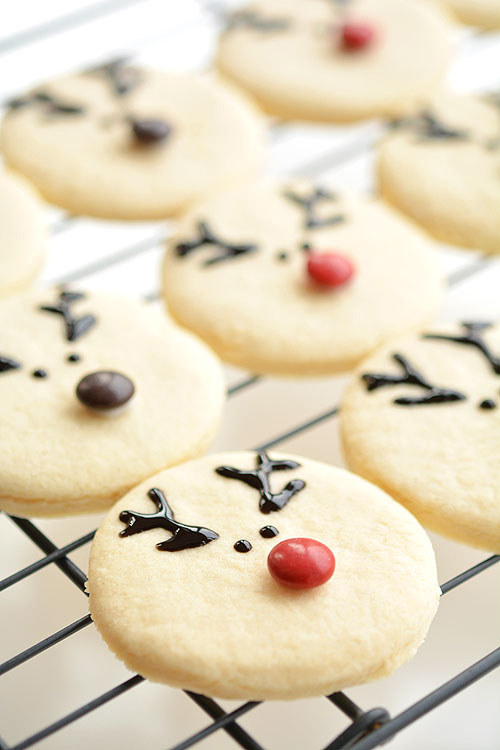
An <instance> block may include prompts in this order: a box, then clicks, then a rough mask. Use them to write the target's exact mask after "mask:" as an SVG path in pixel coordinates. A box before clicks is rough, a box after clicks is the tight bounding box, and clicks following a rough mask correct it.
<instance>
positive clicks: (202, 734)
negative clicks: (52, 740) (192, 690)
mask: <svg viewBox="0 0 500 750" xmlns="http://www.w3.org/2000/svg"><path fill="white" fill-rule="evenodd" d="M259 705H260V702H258V701H248V702H247V703H244V704H243V705H242V706H240V707H239V708H236V709H235V710H234V711H231V713H229V714H226V713H225V714H224V716H221V717H220V718H219V719H216V720H215V721H214V722H213V724H209V725H208V726H207V727H205V728H204V729H201V730H200V731H199V732H196V734H193V735H191V737H188V738H187V739H185V740H183V741H182V742H179V743H178V744H177V745H174V746H172V747H170V748H169V750H186V748H188V747H192V746H193V745H195V744H196V743H197V742H201V740H204V739H205V738H206V737H209V736H210V735H211V734H213V733H214V732H216V731H217V730H218V729H221V728H222V727H225V726H226V725H227V724H229V723H231V722H233V721H234V720H235V719H238V718H239V717H240V716H243V714H246V713H248V711H251V710H252V709H253V708H256V707H257V706H259ZM14 750H18V748H14ZM19 750H20V749H19Z"/></svg>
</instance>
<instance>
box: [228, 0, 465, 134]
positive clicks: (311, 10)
mask: <svg viewBox="0 0 500 750" xmlns="http://www.w3.org/2000/svg"><path fill="white" fill-rule="evenodd" d="M448 28H449V27H448V21H447V19H446V18H445V16H444V14H442V13H441V11H440V9H439V8H435V7H433V6H431V5H429V4H427V3H422V2H420V0H417V1H415V0H357V1H356V2H338V3H335V2H331V1H330V2H329V1H328V0H308V1H307V2H303V0H266V1H265V2H264V1H263V0H262V1H261V2H255V3H252V4H251V5H250V6H247V7H244V8H243V9H239V10H237V11H235V13H234V14H233V15H232V16H231V17H230V20H229V24H228V27H227V29H226V30H225V31H224V32H223V34H222V35H221V38H220V42H219V50H218V66H219V69H220V70H221V72H222V73H223V74H224V75H226V76H227V77H229V78H230V79H232V80H234V81H236V82H237V83H238V84H240V85H241V86H243V87H244V88H245V89H248V91H251V92H252V94H253V95H254V96H255V97H256V99H257V100H258V101H259V102H260V103H261V104H262V105H263V107H264V108H265V109H266V110H267V111H269V112H270V113H272V114H275V115H277V116H279V117H284V118H292V119H306V120H319V121H333V122H335V121H339V122H343V121H346V122H349V121H353V120H359V119H362V118H366V117H373V116H378V115H395V114H401V113H402V112H406V111H408V109H409V108H412V107H415V106H418V104H419V103H421V102H422V101H423V100H424V99H425V98H426V97H427V96H428V95H429V92H430V91H433V90H435V89H436V87H437V86H438V85H439V83H440V80H441V78H442V76H443V74H444V72H445V69H446V66H447V63H448V60H449V57H450V49H449V39H448Z"/></svg>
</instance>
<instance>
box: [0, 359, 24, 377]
mask: <svg viewBox="0 0 500 750" xmlns="http://www.w3.org/2000/svg"><path fill="white" fill-rule="evenodd" d="M20 367H21V363H20V362H16V360H15V359H11V358H10V357H4V356H2V355H1V354H0V373H1V372H8V371H9V370H19V368H20Z"/></svg>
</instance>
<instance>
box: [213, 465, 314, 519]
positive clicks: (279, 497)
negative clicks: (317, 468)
mask: <svg viewBox="0 0 500 750" xmlns="http://www.w3.org/2000/svg"><path fill="white" fill-rule="evenodd" d="M299 466H300V464H298V463H297V462H296V461H289V460H285V461H273V460H272V459H270V458H269V456H268V455H267V453H265V452H264V451H259V452H258V453H257V469H256V470H254V471H247V470H244V469H243V470H242V469H235V468H234V467H232V466H218V467H217V468H216V469H215V471H216V472H217V474H220V476H222V477H227V478H228V479H238V480H239V481H240V482H245V484H248V485H249V486H250V487H254V489H256V490H258V491H259V494H260V501H259V510H260V512H261V513H272V512H274V511H278V510H283V508H284V507H285V505H286V504H287V503H288V502H289V500H291V499H292V497H293V496H294V495H296V494H297V493H298V492H300V491H301V490H303V489H304V487H305V486H306V483H305V482H304V481H303V480H302V479H292V481H291V482H288V484H287V485H286V486H285V487H283V489H282V490H281V492H277V493H275V494H273V493H272V492H271V487H270V485H269V475H270V474H272V472H273V471H286V470H288V469H297V468H298V467H299Z"/></svg>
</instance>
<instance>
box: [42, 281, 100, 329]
mask: <svg viewBox="0 0 500 750" xmlns="http://www.w3.org/2000/svg"><path fill="white" fill-rule="evenodd" d="M80 299H85V295H84V294H82V293H81V292H65V291H61V292H59V304H57V305H42V306H41V307H40V310H45V312H51V313H56V314H57V315H62V317H63V319H64V323H65V325H66V339H67V341H76V340H77V339H79V338H80V336H83V334H84V333H87V331H88V330H89V329H90V328H92V326H94V325H95V324H96V322H97V320H96V318H95V316H94V315H90V314H87V315H82V316H81V317H80V318H75V317H74V316H73V315H72V313H71V305H72V304H73V303H74V302H77V301H78V300H80Z"/></svg>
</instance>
